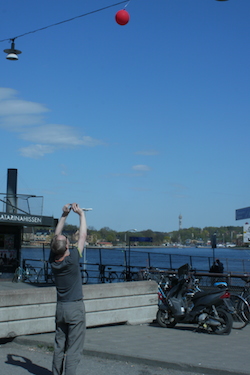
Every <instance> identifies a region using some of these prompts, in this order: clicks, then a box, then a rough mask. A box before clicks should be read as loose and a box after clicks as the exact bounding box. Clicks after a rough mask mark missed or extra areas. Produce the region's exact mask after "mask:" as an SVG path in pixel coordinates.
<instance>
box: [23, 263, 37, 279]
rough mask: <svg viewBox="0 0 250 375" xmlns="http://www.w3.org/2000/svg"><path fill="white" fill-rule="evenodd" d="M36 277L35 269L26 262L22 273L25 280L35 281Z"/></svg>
mask: <svg viewBox="0 0 250 375" xmlns="http://www.w3.org/2000/svg"><path fill="white" fill-rule="evenodd" d="M37 277H38V275H37V270H36V269H35V268H34V267H33V266H31V265H30V264H27V266H26V269H25V273H24V278H25V280H28V281H29V282H30V283H36V282H37Z"/></svg>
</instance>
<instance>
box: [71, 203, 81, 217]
mask: <svg viewBox="0 0 250 375" xmlns="http://www.w3.org/2000/svg"><path fill="white" fill-rule="evenodd" d="M71 207H72V210H73V211H74V212H75V213H76V214H78V215H82V214H83V210H82V208H80V207H79V205H78V204H77V203H72V205H71Z"/></svg>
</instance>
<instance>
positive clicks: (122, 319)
mask: <svg viewBox="0 0 250 375" xmlns="http://www.w3.org/2000/svg"><path fill="white" fill-rule="evenodd" d="M157 290H158V289H157V283H156V282H155V281H138V282H129V283H116V284H95V285H84V286H83V292H84V301H85V307H86V324H87V327H95V326H99V325H105V324H113V323H128V324H139V323H149V322H152V321H153V320H154V319H155V316H156V312H157V306H158V296H157ZM55 306H56V289H55V287H44V288H41V287H34V288H28V289H18V290H11V291H10V290H8V291H6V290H2V291H0V338H6V337H16V336H20V335H27V334H35V333H45V332H53V331H54V329H55Z"/></svg>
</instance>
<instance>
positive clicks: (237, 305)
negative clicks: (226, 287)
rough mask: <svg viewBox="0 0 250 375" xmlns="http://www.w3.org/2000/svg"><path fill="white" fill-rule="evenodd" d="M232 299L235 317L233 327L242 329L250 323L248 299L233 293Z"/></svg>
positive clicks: (233, 315)
mask: <svg viewBox="0 0 250 375" xmlns="http://www.w3.org/2000/svg"><path fill="white" fill-rule="evenodd" d="M230 300H231V302H232V305H233V307H234V312H233V313H232V317H233V327H232V328H233V329H242V328H244V327H245V326H246V325H247V324H248V323H249V318H250V307H249V304H248V303H247V301H246V300H245V299H244V298H243V297H241V296H239V295H237V294H231V296H230Z"/></svg>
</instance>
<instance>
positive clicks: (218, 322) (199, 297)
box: [156, 264, 233, 335]
mask: <svg viewBox="0 0 250 375" xmlns="http://www.w3.org/2000/svg"><path fill="white" fill-rule="evenodd" d="M178 276H179V277H178V281H177V282H176V284H175V285H174V286H173V287H172V288H170V289H168V290H167V291H166V293H164V291H163V289H162V288H161V287H159V289H158V294H159V298H160V303H159V309H158V311H157V315H156V320H157V322H158V323H159V325H160V326H161V327H164V328H172V327H174V326H175V325H176V324H177V323H189V324H197V325H198V327H199V328H203V329H206V330H207V331H208V332H214V333H216V334H218V335H222V334H225V333H226V334H229V333H230V332H231V329H232V325H233V319H232V315H231V313H230V309H231V304H230V293H229V292H228V290H227V288H224V289H218V290H216V291H201V290H198V291H197V288H196V290H195V288H194V287H195V285H194V283H193V280H192V276H190V267H189V265H188V264H186V265H184V266H182V267H180V268H179V269H178ZM190 286H191V288H190Z"/></svg>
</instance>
